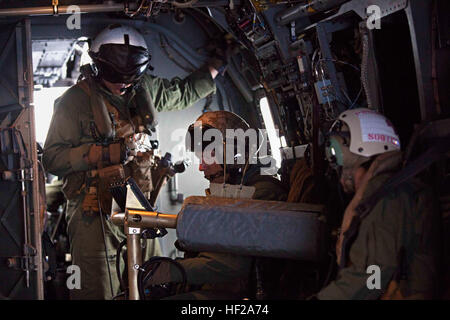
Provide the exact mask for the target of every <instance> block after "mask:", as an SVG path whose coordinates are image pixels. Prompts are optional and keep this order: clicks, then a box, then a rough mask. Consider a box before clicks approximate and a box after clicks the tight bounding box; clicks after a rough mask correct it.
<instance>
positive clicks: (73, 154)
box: [43, 87, 90, 177]
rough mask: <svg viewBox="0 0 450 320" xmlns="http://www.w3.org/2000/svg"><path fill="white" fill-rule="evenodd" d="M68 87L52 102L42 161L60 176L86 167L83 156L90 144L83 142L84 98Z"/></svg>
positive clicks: (49, 170) (50, 170) (48, 168)
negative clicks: (52, 107) (52, 108)
mask: <svg viewBox="0 0 450 320" xmlns="http://www.w3.org/2000/svg"><path fill="white" fill-rule="evenodd" d="M77 90H81V89H75V88H73V87H72V88H71V89H69V90H68V92H66V93H65V94H64V95H63V96H62V97H61V98H60V99H58V100H57V101H56V102H55V108H54V112H53V116H52V120H51V122H50V127H49V130H48V133H47V139H46V141H45V145H44V154H43V163H44V166H45V168H46V169H47V171H48V172H50V173H51V174H54V175H57V176H59V177H64V176H65V175H67V174H69V173H71V172H75V171H83V170H87V169H88V166H87V164H86V162H85V161H84V159H83V156H84V155H85V154H86V153H87V152H88V150H89V147H90V144H82V143H81V139H82V129H81V125H80V121H79V113H80V110H82V106H83V105H85V104H86V103H88V101H84V100H85V99H83V98H82V96H81V95H80V93H79V92H77Z"/></svg>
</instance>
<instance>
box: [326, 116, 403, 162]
mask: <svg viewBox="0 0 450 320" xmlns="http://www.w3.org/2000/svg"><path fill="white" fill-rule="evenodd" d="M398 150H400V140H399V137H398V135H397V133H396V132H395V130H394V127H393V126H392V124H391V122H390V121H389V120H388V119H387V118H386V117H385V116H383V115H382V114H380V113H378V112H376V111H374V110H370V109H366V108H358V109H352V110H346V111H344V112H343V113H341V114H340V115H339V117H338V120H336V121H335V123H334V124H333V126H332V127H331V129H330V133H329V138H328V141H327V144H326V149H325V153H326V156H327V159H328V161H329V162H330V163H331V164H332V165H335V166H341V167H344V168H351V167H354V166H358V165H361V164H363V163H364V162H366V161H368V160H370V159H371V157H372V156H375V155H378V154H382V153H385V152H389V151H398Z"/></svg>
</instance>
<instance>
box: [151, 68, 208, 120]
mask: <svg viewBox="0 0 450 320" xmlns="http://www.w3.org/2000/svg"><path fill="white" fill-rule="evenodd" d="M143 79H144V83H145V85H146V86H147V88H148V90H149V92H150V95H151V97H152V99H153V102H154V104H155V108H156V110H157V111H159V112H161V111H171V110H182V109H185V108H187V107H189V106H191V105H193V104H194V103H196V102H197V101H198V100H200V99H203V98H205V97H206V96H208V95H209V94H211V93H214V92H215V91H216V85H215V82H214V80H213V78H212V76H211V74H210V72H209V71H207V70H205V69H204V68H202V69H199V70H197V71H195V72H193V73H191V74H190V75H189V76H187V77H186V78H185V79H180V78H174V79H172V80H171V81H169V80H167V79H162V78H157V77H154V76H151V75H146V76H145V77H144V78H143Z"/></svg>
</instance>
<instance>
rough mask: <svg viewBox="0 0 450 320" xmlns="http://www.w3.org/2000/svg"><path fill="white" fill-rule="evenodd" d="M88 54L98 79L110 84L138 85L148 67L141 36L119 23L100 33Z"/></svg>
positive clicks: (145, 47)
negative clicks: (96, 71) (95, 68)
mask: <svg viewBox="0 0 450 320" xmlns="http://www.w3.org/2000/svg"><path fill="white" fill-rule="evenodd" d="M89 55H90V56H91V58H92V61H93V62H94V64H95V66H96V67H97V69H98V76H99V77H100V78H103V79H105V80H107V81H109V82H112V83H133V82H137V81H138V80H139V79H140V77H141V76H142V75H143V74H144V73H145V71H146V70H147V68H149V67H150V66H149V62H150V59H151V55H150V53H149V51H148V47H147V43H146V42H145V39H144V37H143V36H142V35H141V34H140V33H139V32H138V31H137V30H136V29H134V28H132V27H129V26H124V25H120V24H113V25H110V26H108V27H107V28H106V29H104V30H103V31H102V32H100V33H99V34H98V35H97V37H95V39H94V41H93V42H92V44H91V48H90V50H89ZM150 68H151V67H150Z"/></svg>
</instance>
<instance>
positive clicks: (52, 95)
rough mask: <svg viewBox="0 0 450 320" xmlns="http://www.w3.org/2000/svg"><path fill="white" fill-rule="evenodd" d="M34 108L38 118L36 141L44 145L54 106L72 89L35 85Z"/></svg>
mask: <svg viewBox="0 0 450 320" xmlns="http://www.w3.org/2000/svg"><path fill="white" fill-rule="evenodd" d="M34 88H35V90H34V108H35V117H36V141H37V142H39V143H40V144H41V145H44V142H45V139H46V137H47V131H48V128H49V126H50V121H51V120H52V114H53V104H54V102H55V100H56V99H57V98H58V97H60V96H61V95H62V94H63V93H64V92H65V91H66V90H67V89H69V88H70V87H52V88H44V87H42V85H35V87H34Z"/></svg>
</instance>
